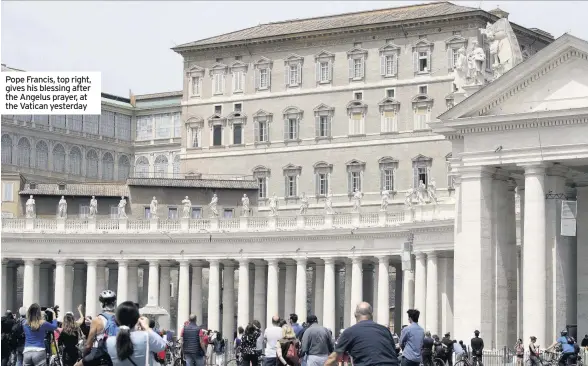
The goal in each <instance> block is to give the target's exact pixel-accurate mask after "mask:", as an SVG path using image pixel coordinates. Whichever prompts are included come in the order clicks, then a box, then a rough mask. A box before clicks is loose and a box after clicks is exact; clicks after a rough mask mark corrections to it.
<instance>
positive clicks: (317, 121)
mask: <svg viewBox="0 0 588 366" xmlns="http://www.w3.org/2000/svg"><path fill="white" fill-rule="evenodd" d="M314 129H315V131H314V132H315V136H316V137H320V135H321V117H320V116H316V117H314Z"/></svg>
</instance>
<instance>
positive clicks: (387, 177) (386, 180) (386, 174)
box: [382, 169, 394, 191]
mask: <svg viewBox="0 0 588 366" xmlns="http://www.w3.org/2000/svg"><path fill="white" fill-rule="evenodd" d="M382 190H383V191H393V190H394V170H393V169H384V170H382Z"/></svg>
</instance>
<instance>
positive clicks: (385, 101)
mask: <svg viewBox="0 0 588 366" xmlns="http://www.w3.org/2000/svg"><path fill="white" fill-rule="evenodd" d="M378 105H379V106H386V105H400V102H399V101H397V100H396V99H394V98H384V99H382V100H380V101H379V102H378Z"/></svg>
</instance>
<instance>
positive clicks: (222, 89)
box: [220, 74, 226, 94]
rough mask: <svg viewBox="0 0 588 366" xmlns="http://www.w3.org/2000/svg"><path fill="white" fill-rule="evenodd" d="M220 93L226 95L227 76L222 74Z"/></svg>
mask: <svg viewBox="0 0 588 366" xmlns="http://www.w3.org/2000/svg"><path fill="white" fill-rule="evenodd" d="M220 83H221V85H220V92H221V94H224V93H225V83H226V79H225V74H221V76H220Z"/></svg>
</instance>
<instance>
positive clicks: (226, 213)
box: [223, 208, 234, 219]
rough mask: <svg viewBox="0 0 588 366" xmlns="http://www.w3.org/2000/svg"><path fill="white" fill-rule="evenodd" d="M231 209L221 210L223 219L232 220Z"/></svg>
mask: <svg viewBox="0 0 588 366" xmlns="http://www.w3.org/2000/svg"><path fill="white" fill-rule="evenodd" d="M233 212H234V211H233V209H232V208H225V209H224V210H223V217H224V218H225V219H232V218H233Z"/></svg>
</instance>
